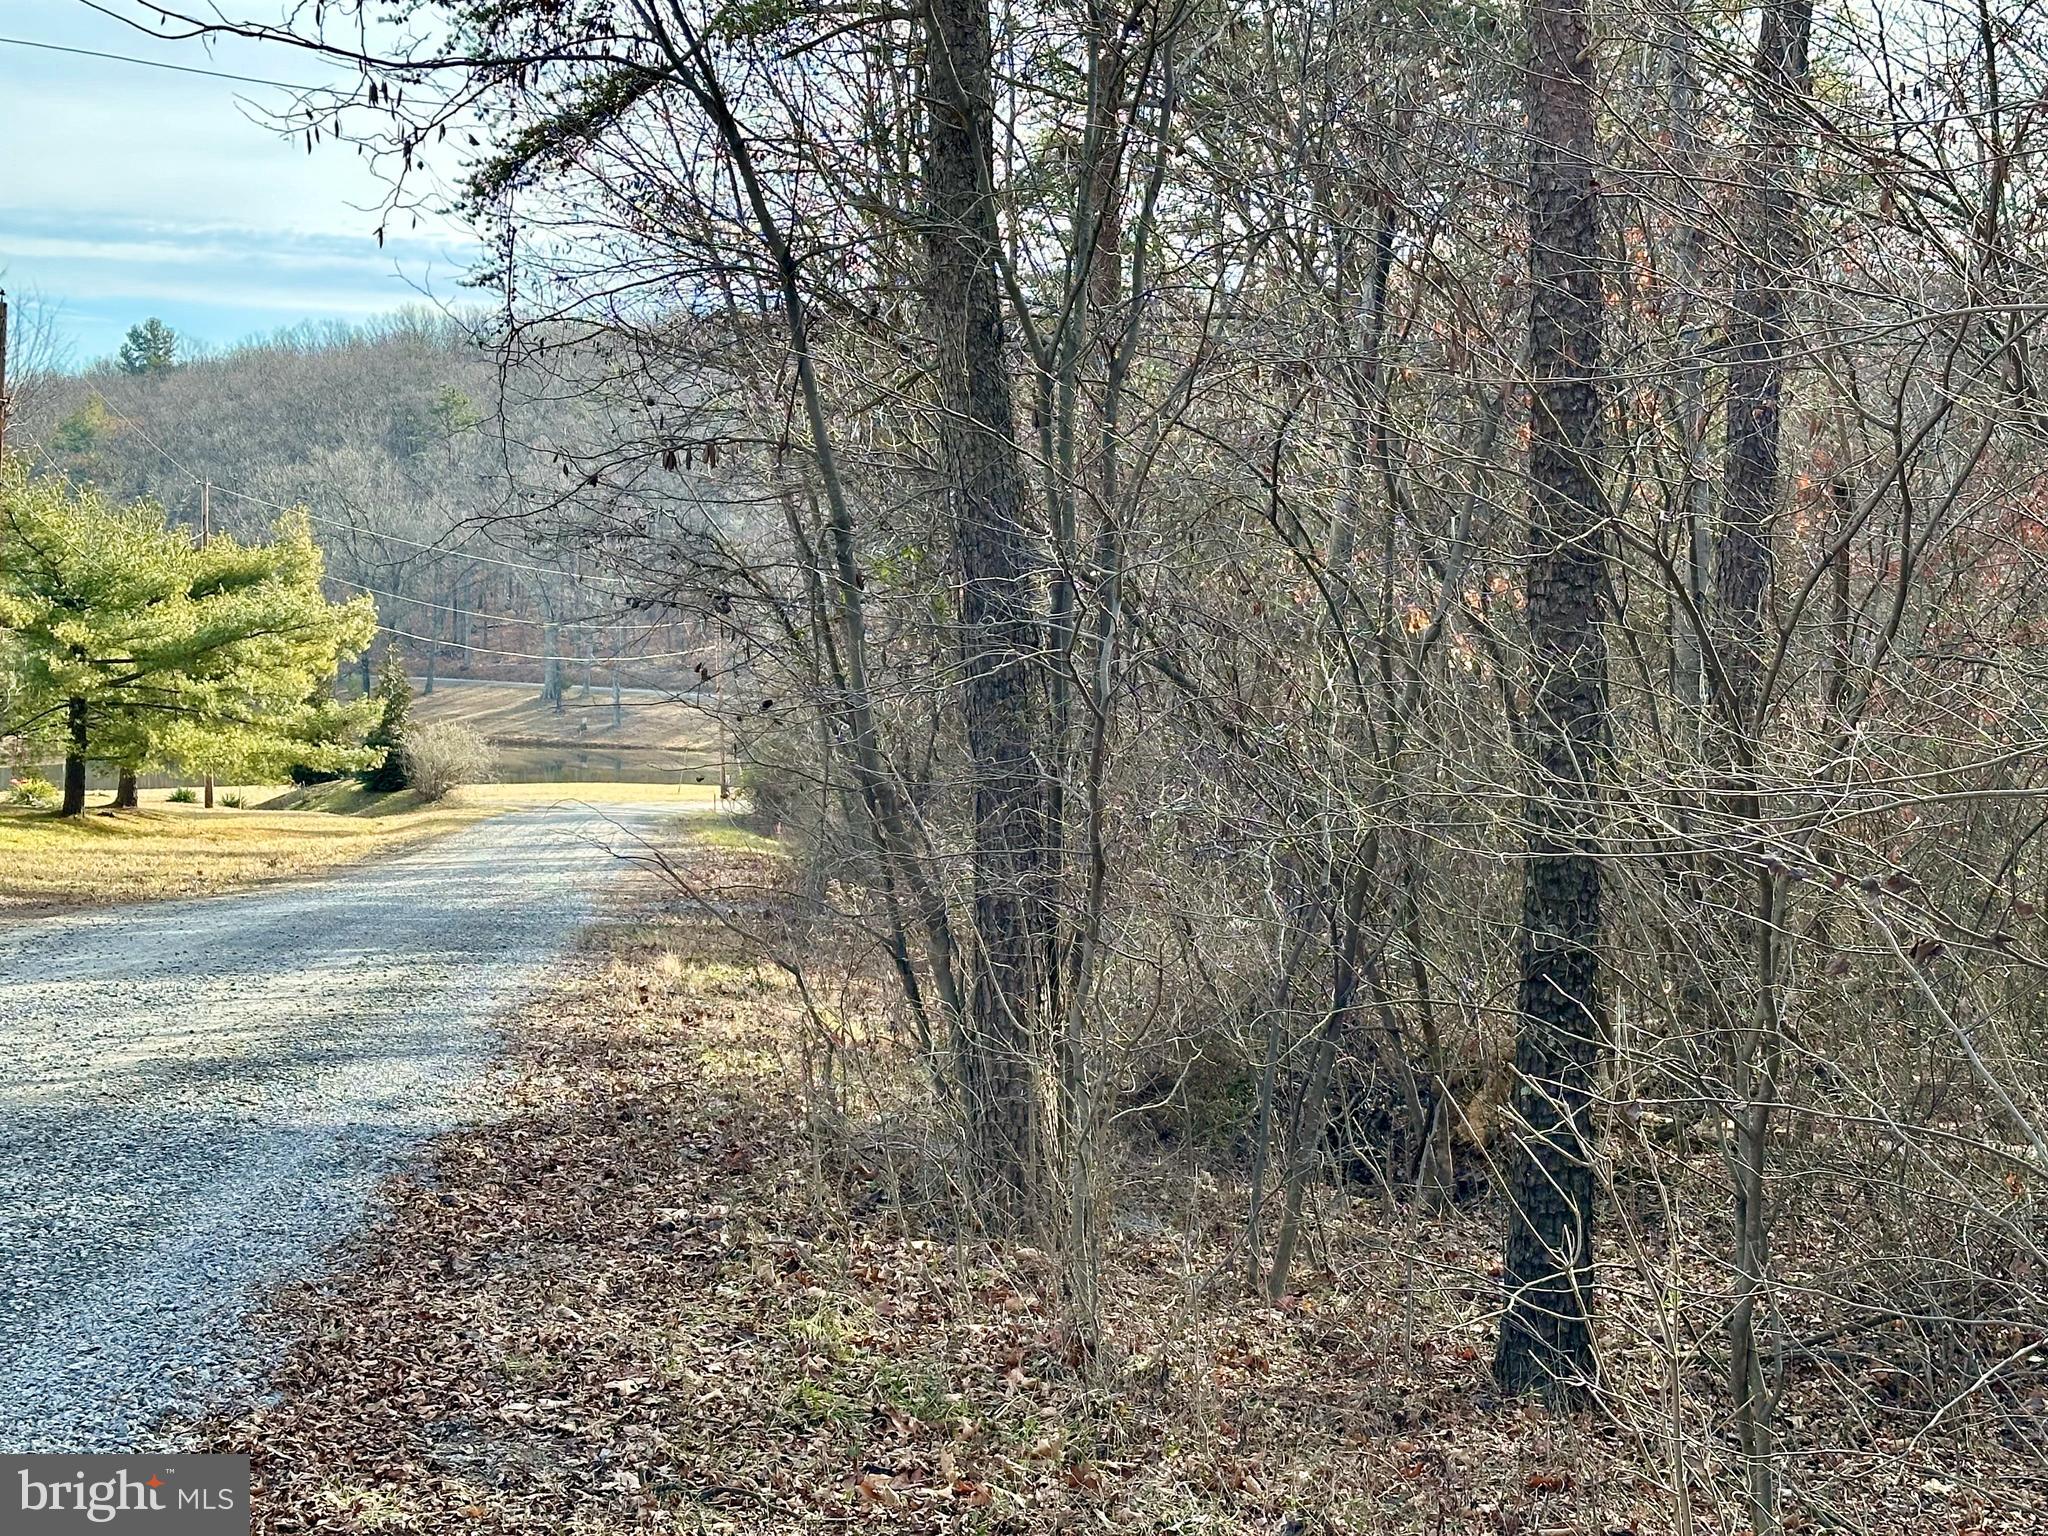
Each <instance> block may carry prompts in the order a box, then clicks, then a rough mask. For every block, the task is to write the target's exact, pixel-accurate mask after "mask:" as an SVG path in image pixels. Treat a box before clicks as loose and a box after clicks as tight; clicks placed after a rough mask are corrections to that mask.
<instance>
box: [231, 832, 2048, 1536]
mask: <svg viewBox="0 0 2048 1536" xmlns="http://www.w3.org/2000/svg"><path fill="white" fill-rule="evenodd" d="M684 860H685V865H684V867H685V871H686V873H687V874H688V875H689V876H690V877H691V878H692V879H693V881H694V882H695V883H697V884H699V885H701V886H707V887H709V886H717V887H720V888H722V889H724V890H727V891H733V890H740V889H747V890H753V891H758V890H759V889H760V888H761V887H762V886H764V885H769V884H772V883H773V882H774V881H775V880H776V879H778V878H779V873H778V869H777V867H776V865H775V863H774V861H773V860H772V859H771V858H770V857H768V856H766V855H764V854H762V853H761V852H759V851H757V850H751V849H749V848H748V847H747V846H746V845H745V844H744V843H743V842H736V841H725V842H723V843H722V845H721V843H720V842H719V840H716V839H710V840H707V839H699V840H698V841H696V843H695V844H694V845H693V846H692V848H691V849H690V850H689V851H688V852H687V853H686V854H685V855H684ZM745 915H746V917H747V919H748V921H750V922H765V923H766V924H768V925H769V926H770V927H773V926H775V925H776V924H777V923H778V922H779V921H780V919H779V917H778V916H777V915H776V913H775V911H774V909H773V908H772V907H771V908H767V909H764V908H761V907H759V906H758V905H755V906H753V907H751V908H749V909H748V910H747V912H746V914H745ZM733 917H734V910H733V909H732V908H730V907H727V908H722V909H721V910H720V911H719V912H718V913H717V914H716V915H711V914H705V913H702V912H699V913H696V914H692V913H689V912H684V911H678V910H673V909H671V908H670V907H668V906H667V905H665V904H663V903H661V902H659V901H656V900H652V899H651V900H650V903H649V905H648V906H647V907H646V908H645V909H644V910H643V911H642V912H641V913H638V914H634V915H632V916H629V917H627V918H624V919H621V920H619V921H616V922H613V923H611V924H609V925H608V926H605V927H603V928H600V929H598V930H596V931H595V932H594V933H593V935H592V936H591V938H590V941H589V942H588V943H587V944H586V945H585V946H584V948H583V949H582V951H581V952H580V953H579V954H577V955H576V956H574V957H572V959H571V961H570V962H569V964H568V965H567V966H566V967H565V969H564V971H563V972H562V974H561V976H560V978H559V983H558V985H557V986H556V987H555V989H554V990H553V991H552V993H551V994H550V995H548V996H546V997H544V998H542V999H540V1000H539V1001H537V1002H536V1003H535V1004H534V1005H533V1006H532V1007H530V1008H529V1009H528V1010H526V1011H525V1012H524V1013H523V1014H521V1015H520V1016H518V1017H517V1018H515V1019H514V1020H512V1021H511V1022H510V1024H509V1025H508V1035H507V1052H508V1054H507V1061H506V1063H505V1066H504V1068H503V1080H502V1087H503V1095H504V1115H503V1118H502V1119H500V1120H498V1121H496V1122H495V1123H492V1124H489V1125H485V1126H481V1127H477V1128H473V1129H469V1130H465V1131H462V1132H459V1133H456V1134H454V1135H451V1136H449V1137H446V1138H444V1139H443V1140H442V1141H441V1142H439V1143H438V1144H437V1146H436V1148H435V1152H434V1155H433V1158H432V1160H431V1164H430V1165H429V1166H427V1167H425V1168H423V1169H422V1170H421V1171H419V1172H418V1173H417V1174H416V1175H414V1176H409V1177H403V1178H399V1179H395V1180H394V1181H392V1183H391V1185H390V1186H389V1187H388V1190H387V1203H386V1207H385V1209H384V1211H383V1213H382V1216H381V1219H379V1220H378V1221H377V1222H376V1223H375V1224H374V1225H373V1227H372V1228H371V1229H370V1230H369V1231H367V1232H366V1233H365V1234H364V1235H363V1236H362V1237H360V1238H359V1239H357V1240H355V1241H354V1242H353V1243H352V1244H350V1245H349V1246H348V1247H347V1248H346V1249H345V1250H343V1252H342V1253H341V1254H340V1255H339V1256H338V1262H337V1264H336V1266H335V1267H334V1269H333V1270H332V1271H331V1272H330V1273H329V1274H328V1276H327V1277H326V1278H325V1279H324V1280H322V1281H319V1282H312V1283H308V1284H306V1285H302V1286H300V1287H297V1288H295V1289H293V1290H291V1291H288V1292H286V1293H284V1294H283V1295H282V1296H281V1297H280V1298H278V1300H277V1302H276V1304H275V1306H274V1308H273V1309H272V1315H271V1316H270V1318H269V1319H268V1322H269V1323H270V1324H272V1325H274V1326H278V1327H281V1328H283V1329H284V1330H285V1331H286V1333H287V1334H288V1336H290V1337H291V1338H292V1339H294V1341H295V1342H294V1343H293V1344H292V1346H291V1347H290V1350H289V1352H288V1354H287V1356H286V1358H285V1359H284V1361H283V1363H282V1365H281V1366H280V1367H279V1369H278V1370H277V1372H276V1373H275V1375H274V1377H273V1378H272V1381H271V1388H272V1392H271V1395H270V1396H269V1397H268V1398H267V1399H266V1400H265V1401H264V1402H263V1403H262V1404H260V1405H259V1406H257V1407H255V1408H253V1409H251V1410H249V1411H248V1412H246V1413H244V1414H242V1415H241V1416H239V1417H236V1418H234V1419H232V1420H227V1421H217V1422H213V1423H209V1424H206V1425H202V1426H199V1428H198V1430H197V1434H196V1438H197V1440H198V1442H199V1444H200V1446H201V1448H204V1449H210V1450H220V1451H245V1452H248V1453H250V1454H252V1455H253V1457H254V1459H255V1466H256V1473H257V1484H258V1496H257V1505H256V1516H257V1530H258V1531H261V1532H270V1533H279V1536H282V1533H299V1532H423V1533H427V1532H431V1533H443V1532H474V1531H508V1532H511V1531H517V1532H575V1533H609V1532H625V1531H645V1530H673V1531H692V1532H694V1531H705V1532H747V1533H754V1532H784V1531H788V1532H795V1531H811V1530H837V1529H844V1528H848V1527H860V1528H874V1529H888V1530H892V1531H898V1530H900V1531H912V1532H926V1531H929V1532H954V1531H960V1532H977V1531H986V1532H1018V1533H1026V1532H1031V1533H1036V1532H1046V1533H1050V1532H1068V1531H1073V1532H1079V1531H1083V1530H1102V1529H1113V1530H1133V1531H1204V1532H1228V1533H1239V1532H1242V1533H1246V1536H1250V1533H1260V1536H1264V1533H1269V1532H1275V1531H1286V1532H1290V1533H1295V1536H1302V1533H1308V1532H1316V1531H1328V1532H1359V1533H1366V1532H1370V1533H1373V1536H1380V1533H1397V1532H1399V1533H1405V1532H1415V1533H1423V1532H1429V1533H1444V1532H1456V1533H1466V1532H1469V1533H1486V1536H1536V1533H1539V1532H1547V1533H1556V1536H1564V1533H1566V1532H1571V1533H1579V1532H1588V1533H1594V1536H1622V1533H1651V1532H1662V1531H1668V1530H1672V1529H1674V1528H1675V1518H1676V1506H1675V1502H1674V1499H1673V1497H1672V1495H1671V1491H1670V1489H1669V1487H1668V1486H1667V1485H1666V1483H1665V1482H1664V1480H1663V1479H1662V1478H1661V1476H1660V1472H1661V1470H1662V1468H1661V1467H1660V1464H1659V1458H1660V1456H1661V1454H1662V1453H1661V1450H1660V1448H1659V1447H1658V1446H1657V1445H1656V1444H1655V1443H1654V1442H1646V1441H1645V1440H1644V1439H1643V1437H1642V1435H1641V1429H1642V1425H1641V1424H1618V1423H1611V1422H1608V1423H1603V1422H1595V1421H1592V1420H1587V1419H1563V1420H1558V1419H1552V1418H1549V1417H1547V1416H1545V1415H1544V1414H1542V1413H1541V1412H1540V1411H1538V1410H1536V1409H1534V1408H1524V1407H1520V1406H1515V1405H1508V1406H1501V1405H1499V1404H1497V1403H1495V1402H1493V1401H1492V1400H1491V1398H1490V1394H1489V1392H1488V1389H1487V1384H1486V1383H1487V1376H1486V1361H1485V1351H1486V1346H1487V1342H1488V1334H1489V1330H1490V1326H1491V1312H1490V1307H1491V1305H1492V1301H1491V1294H1490V1287H1489V1282H1488V1278H1487V1274H1486V1263H1487V1256H1488V1255H1489V1253H1490V1251H1491V1248H1492V1246H1493V1241H1494V1238H1495V1235H1496V1234H1495V1232H1494V1230H1493V1225H1492V1223H1491V1221H1490V1220H1489V1219H1488V1218H1487V1217H1486V1216H1485V1215H1484V1214H1483V1213H1482V1214H1480V1215H1477V1216H1458V1217H1453V1218H1450V1219H1449V1220H1447V1221H1442V1222H1436V1221H1431V1222H1426V1223H1420V1224H1416V1223H1410V1224H1407V1225H1406V1226H1404V1227H1400V1228H1397V1227H1396V1225H1395V1224H1394V1222H1392V1221H1390V1220H1389V1219H1388V1218H1385V1217H1382V1216H1379V1215H1378V1214H1377V1213H1373V1212H1368V1211H1364V1210H1362V1209H1358V1210H1353V1211H1351V1212H1349V1213H1348V1214H1347V1213H1345V1212H1343V1211H1341V1210H1333V1211H1331V1212H1329V1213H1328V1214H1327V1219H1326V1221H1325V1222H1324V1224H1323V1226H1322V1229H1321V1230H1320V1232H1319V1234H1318V1236H1319V1244H1320V1246H1319V1256H1320V1257H1321V1259H1322V1260H1323V1262H1322V1263H1321V1264H1320V1265H1319V1266H1318V1267H1317V1268H1315V1269H1314V1270H1313V1271H1311V1272H1309V1273H1308V1274H1306V1275H1305V1276H1304V1277H1303V1286H1302V1290H1301V1292H1300V1293H1299V1294H1297V1295H1292V1296H1289V1297H1288V1298H1286V1300H1285V1301H1284V1302H1283V1304H1282V1305H1281V1306H1279V1307H1267V1306H1265V1305H1263V1304H1261V1303H1260V1302H1258V1301H1256V1300H1254V1299H1251V1298H1249V1297H1247V1296H1245V1295H1244V1293H1243V1289H1242V1286H1241V1283H1240V1282H1239V1281H1238V1279H1237V1278H1236V1275H1235V1269H1234V1266H1233V1262H1232V1258H1231V1239H1232V1237H1233V1235H1234V1233H1233V1228H1234V1223H1235V1220H1236V1216H1237V1213H1238V1211H1239V1210H1240V1209H1241V1201H1240V1198H1239V1196H1240V1193H1241V1192H1239V1191H1235V1190H1232V1189H1228V1188H1226V1187H1222V1186H1220V1185H1219V1183H1218V1181H1217V1178H1216V1177H1215V1176H1214V1174H1213V1173H1211V1172H1208V1171H1204V1170H1203V1169H1202V1168H1201V1167H1200V1166H1199V1165H1197V1164H1195V1163H1183V1162H1178V1161H1162V1162H1158V1163H1156V1164H1154V1165H1153V1166H1151V1167H1150V1168H1149V1169H1143V1170H1140V1171H1139V1172H1138V1174H1137V1175H1136V1176H1135V1179H1136V1182H1135V1183H1134V1184H1133V1185H1132V1186H1131V1187H1129V1188H1128V1189H1127V1190H1126V1191H1125V1193H1124V1196H1123V1199H1122V1202H1121V1205H1120V1209H1121V1210H1122V1211H1123V1212H1124V1219H1123V1220H1121V1221H1120V1222H1119V1223H1118V1226H1117V1235H1116V1236H1115V1237H1114V1238H1113V1240H1112V1241H1111V1243H1110V1244H1109V1248H1108V1252H1107V1253H1106V1254H1105V1258H1104V1268H1103V1284H1102V1295H1103V1303H1102V1306H1103V1334H1104V1339H1105V1346H1104V1349H1103V1350H1102V1353H1101V1357H1100V1358H1099V1359H1098V1361H1097V1362H1096V1364H1095V1366H1094V1367H1093V1368H1092V1369H1081V1368H1078V1367H1077V1362H1076V1351H1075V1349H1074V1347H1073V1344H1072V1341H1071V1338H1070V1336H1069V1334H1068V1333H1067V1331H1066V1330H1065V1329H1064V1328H1063V1326H1062V1324H1061V1321H1060V1319H1059V1317H1058V1315H1057V1311H1056V1308H1055V1307H1054V1306H1053V1304H1052V1302H1051V1298H1050V1288H1051V1284H1052V1279H1053V1276H1052V1270H1051V1264H1050V1261H1049V1260H1047V1259H1046V1258H1045V1257H1044V1256H1043V1255H1040V1254H1037V1253H1035V1252H1033V1251H1032V1250H1029V1249H1016V1248H1009V1249H1001V1248H996V1247H992V1246H990V1245H986V1244H983V1243H980V1242H978V1241H973V1240H966V1241H960V1242H955V1241H953V1240H950V1239H949V1238H948V1237H947V1236H946V1235H945V1234H943V1233H940V1232H937V1231H935V1230H932V1229H931V1228H930V1227H929V1226H927V1225H920V1224H919V1223H917V1222H916V1221H910V1222H906V1221H904V1220H903V1219H901V1217H900V1216H899V1215H898V1214H896V1210H897V1207H896V1205H895V1203H894V1200H893V1198H892V1188H893V1186H892V1184H891V1181H890V1179H888V1178H887V1177H885V1176H884V1169H883V1167H882V1163H883V1161H884V1160H883V1159H882V1158H880V1157H877V1156H869V1155H866V1154H865V1153H863V1152H862V1151H860V1150H858V1149H859V1148H860V1147H861V1146H862V1142H861V1139H860V1137H859V1136H858V1135H856V1136H854V1137H853V1138H852V1139H851V1140H850V1141H845V1142H838V1143H835V1142H833V1141H832V1139H831V1138H830V1137H829V1136H828V1135H827V1134H825V1133H823V1132H822V1131H821V1130H820V1128H819V1127H818V1126H817V1125H816V1124H814V1123H813V1122H812V1121H811V1120H810V1118H809V1117H808V1116H807V1114H806V1106H805V1102H804V1095H803V1090H802V1084H803V1083H804V1082H805V1081H806V1078H807V1071H808V1070H810V1069H814V1068H815V1066H816V1063H815V1061H812V1062H810V1063H808V1064H807V1063H806V1062H805V1061H804V1059H803V1054H804V1044H803V1042H804V1041H805V1039H806V1038H807V1032H808V1031H811V1030H812V1029H813V1028H814V1026H813V1025H812V1024H811V1023H810V1022H809V1021H808V1020H807V1019H806V1018H805V1017H804V1015H803V1013H802V1011H801V1010H800V1008H799V1007H798V1002H797V997H796V994H795V992H794V989H793V988H791V987H789V986H788V985H787V984H786V983H785V981H784V980H783V978H782V977H781V976H780V975H779V974H778V973H777V972H775V971H773V970H772V969H770V968H768V967H766V966H765V965H761V964H757V963H756V962H755V961H754V960H753V959H751V958H750V957H749V956H748V955H747V954H746V953H744V951H743V948H742V946H741V944H740V941H739V940H738V938H737V937H736V934H735V931H734V928H733V926H732V919H733ZM835 995H836V996H837V997H838V998H839V999H840V1000H841V1006H842V1007H849V1006H856V1005H857V1000H858V999H859V998H860V997H862V996H863V995H866V994H864V992H863V991H862V989H860V988H859V987H858V986H857V985H854V986H850V987H848V988H847V989H845V990H842V991H839V992H838V993H836V994H835ZM1615 1359H1616V1369H1617V1371H1627V1370H1628V1369H1630V1364H1629V1360H1628V1358H1627V1352H1626V1351H1625V1350H1617V1352H1616V1355H1615ZM1645 1385H1646V1386H1647V1387H1649V1388H1650V1389H1651V1390H1650V1391H1649V1392H1648V1394H1647V1396H1648V1398H1649V1400H1651V1401H1654V1400H1655V1392H1654V1381H1649V1382H1646V1383H1645ZM1687 1427H1688V1432H1689V1433H1690V1434H1693V1435H1696V1436H1698V1437H1701V1438H1702V1439H1703V1440H1704V1441H1707V1442H1711V1439H1712V1437H1713V1434H1714V1430H1713V1428H1712V1427H1711V1426H1707V1425H1698V1426H1692V1425H1689V1426H1687ZM1690 1454H1691V1456H1692V1458H1693V1459H1694V1460H1695V1463H1696V1460H1697V1456H1698V1451H1697V1445H1696V1446H1695V1448H1694V1449H1693V1450H1692V1452H1691V1453H1690ZM1827 1454H1828V1455H1829V1456H1830V1457H1831V1458H1832V1465H1831V1469H1830V1471H1831V1475H1830V1476H1829V1477H1828V1478H1827V1479H1826V1481H1827V1482H1828V1483H1829V1484H1830V1485H1831V1487H1832V1488H1833V1490H1834V1491H1835V1493H1836V1494H1837V1496H1838V1497H1839V1499H1840V1501H1841V1502H1840V1504H1839V1505H1838V1513H1839V1516H1840V1520H1839V1523H1837V1522H1836V1521H1832V1520H1827V1521H1821V1522H1819V1523H1813V1522H1800V1521H1794V1522H1793V1523H1792V1524H1791V1526H1790V1528H1791V1529H1794V1530H1799V1529H1810V1530H1822V1529H1846V1530H1877V1529H1902V1530H1914V1531H1927V1532H1964V1531H1972V1532H1983V1533H1991V1532H2020V1531H2027V1530H2035V1529H2038V1528H2039V1525H2038V1521H2039V1520H2040V1519H2041V1518H2042V1515H2041V1511H2040V1508H2039V1507H2037V1506H2036V1505H2033V1504H2023V1503H2015V1502H2013V1501H2012V1499H2011V1497H2010V1494H2009V1493H2007V1494H2003V1495H1999V1494H1987V1493H1986V1492H1984V1491H1982V1490H1983V1487H1984V1484H1985V1483H1988V1482H1990V1481H1991V1479H1990V1477H1989V1475H1988V1474H1989V1469H1988V1468H1981V1469H1980V1468H1973V1466H1972V1465H1971V1464H1970V1462H1969V1461H1968V1460H1967V1459H1964V1460H1963V1461H1962V1464H1961V1465H1944V1464H1942V1463H1939V1462H1936V1461H1933V1460H1931V1459H1930V1458H1931V1457H1932V1455H1933V1453H1932V1452H1931V1451H1923V1452H1921V1453H1917V1454H1915V1455H1905V1454H1902V1453H1901V1448H1900V1447H1899V1446H1898V1445H1896V1444H1873V1443H1869V1442H1866V1443H1864V1444H1862V1445H1860V1446H1857V1445H1850V1444H1848V1443H1846V1442H1845V1443H1844V1445H1843V1447H1842V1448H1841V1449H1839V1450H1835V1451H1831V1452H1829V1453H1827ZM1979 1471H1981V1472H1982V1473H1984V1474H1985V1476H1984V1482H1982V1483H1978V1484H1977V1486H1975V1487H1973V1482H1975V1481H1976V1479H1975V1477H1974V1476H1973V1474H1974V1473H1976V1472H1979ZM2011 1486H2012V1485H2011V1484H2007V1485H2006V1487H2007V1489H2008V1490H2009V1489H2010V1488H2011ZM2030 1497H2031V1496H2030ZM1692 1520H1693V1526H1692V1528H1693V1529H1694V1530H1696V1531H1698V1532H1700V1533H1702V1536H1705V1533H1723V1536H1728V1533H1732V1532H1733V1531H1734V1530H1735V1529H1737V1526H1736V1524H1735V1522H1733V1521H1732V1520H1729V1519H1727V1518H1725V1517H1724V1515H1723V1513H1722V1511H1721V1509H1720V1507H1719V1506H1718V1505H1717V1504H1716V1503H1715V1501H1714V1500H1713V1498H1712V1497H1711V1495H1710V1494H1709V1493H1707V1492H1705V1491H1704V1490H1696V1491H1695V1497H1694V1507H1693V1509H1692Z"/></svg>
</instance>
